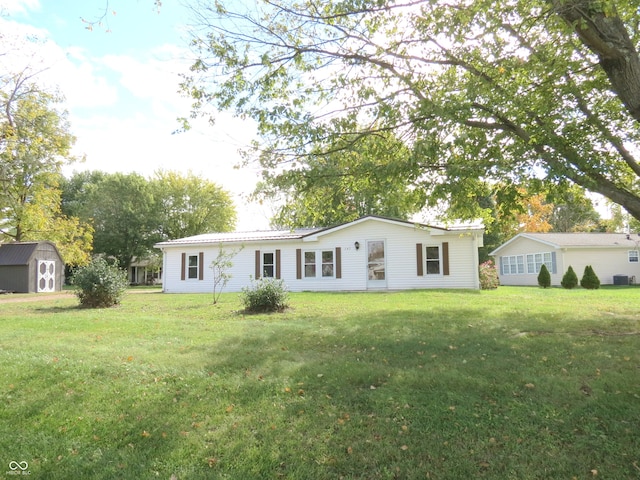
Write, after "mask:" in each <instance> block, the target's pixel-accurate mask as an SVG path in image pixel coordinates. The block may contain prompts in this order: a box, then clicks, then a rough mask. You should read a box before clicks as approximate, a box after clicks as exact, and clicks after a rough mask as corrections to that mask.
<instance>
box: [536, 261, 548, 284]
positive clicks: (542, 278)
mask: <svg viewBox="0 0 640 480" xmlns="http://www.w3.org/2000/svg"><path fill="white" fill-rule="evenodd" d="M538 285H540V286H541V287H542V288H549V287H550V286H551V274H550V273H549V269H548V268H547V266H546V265H545V264H544V263H543V264H542V266H541V267H540V273H538Z"/></svg>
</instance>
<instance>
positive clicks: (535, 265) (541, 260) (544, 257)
mask: <svg viewBox="0 0 640 480" xmlns="http://www.w3.org/2000/svg"><path fill="white" fill-rule="evenodd" d="M543 264H544V265H546V266H547V270H549V272H552V271H553V254H552V252H539V253H528V254H527V273H528V274H531V275H537V274H539V273H540V268H542V265H543Z"/></svg>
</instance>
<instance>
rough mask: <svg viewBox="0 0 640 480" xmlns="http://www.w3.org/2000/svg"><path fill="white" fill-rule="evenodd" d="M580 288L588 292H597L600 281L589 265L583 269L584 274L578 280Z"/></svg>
mask: <svg viewBox="0 0 640 480" xmlns="http://www.w3.org/2000/svg"><path fill="white" fill-rule="evenodd" d="M580 286H581V287H582V288H587V289H589V290H597V289H598V288H600V279H599V278H598V276H597V275H596V272H595V271H594V270H593V267H592V266H591V265H587V266H586V267H584V273H583V274H582V278H581V279H580Z"/></svg>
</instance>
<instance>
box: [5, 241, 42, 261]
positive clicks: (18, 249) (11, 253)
mask: <svg viewBox="0 0 640 480" xmlns="http://www.w3.org/2000/svg"><path fill="white" fill-rule="evenodd" d="M37 247H38V242H18V243H3V244H1V245H0V265H27V264H28V263H29V259H30V258H31V255H33V252H34V251H35V249H36V248H37Z"/></svg>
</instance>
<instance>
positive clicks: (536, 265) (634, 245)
mask: <svg viewBox="0 0 640 480" xmlns="http://www.w3.org/2000/svg"><path fill="white" fill-rule="evenodd" d="M639 245H640V235H638V234H625V233H520V234H518V235H516V236H515V237H513V238H512V239H511V240H509V241H508V242H505V243H504V244H502V245H501V246H499V247H498V248H496V249H495V250H494V251H493V252H491V253H490V255H492V256H494V257H495V259H496V265H498V266H499V275H500V284H501V285H538V273H540V267H541V266H542V264H543V263H544V264H545V265H546V266H547V269H548V270H549V273H551V285H556V286H559V285H560V282H561V281H562V277H563V275H564V274H565V272H566V271H567V269H568V268H569V266H571V267H573V270H574V271H575V272H576V275H577V276H578V279H580V278H582V275H583V274H584V268H585V267H586V266H587V265H591V266H592V267H593V270H594V271H595V273H596V275H597V276H598V278H599V279H600V283H601V284H603V285H607V284H610V285H613V284H626V283H635V281H636V279H640V262H639V260H640V259H639V256H638V250H639V249H638V247H639Z"/></svg>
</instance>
